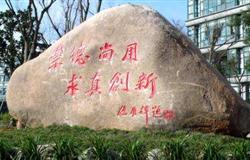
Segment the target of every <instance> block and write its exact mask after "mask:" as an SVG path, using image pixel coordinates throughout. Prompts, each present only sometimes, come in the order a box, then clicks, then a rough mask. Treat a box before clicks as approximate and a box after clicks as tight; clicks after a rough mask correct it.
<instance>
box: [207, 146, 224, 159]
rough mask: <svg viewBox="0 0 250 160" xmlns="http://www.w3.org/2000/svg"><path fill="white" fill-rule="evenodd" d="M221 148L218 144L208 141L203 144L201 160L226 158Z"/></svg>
mask: <svg viewBox="0 0 250 160" xmlns="http://www.w3.org/2000/svg"><path fill="white" fill-rule="evenodd" d="M221 150H222V147H220V146H219V144H216V143H212V142H208V143H207V144H205V145H204V149H203V152H204V153H203V160H226V158H225V156H224V155H223V154H222V153H221Z"/></svg>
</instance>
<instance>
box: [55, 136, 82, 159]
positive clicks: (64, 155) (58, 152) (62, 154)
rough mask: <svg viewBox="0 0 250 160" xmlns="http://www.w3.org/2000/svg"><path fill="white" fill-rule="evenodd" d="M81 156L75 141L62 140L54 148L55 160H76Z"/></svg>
mask: <svg viewBox="0 0 250 160" xmlns="http://www.w3.org/2000/svg"><path fill="white" fill-rule="evenodd" d="M78 155H79V147H77V146H76V145H75V143H74V142H73V140H71V139H68V138H67V139H66V138H62V139H61V140H59V141H57V142H56V144H55V145H54V146H53V158H54V159H60V160H74V159H77V158H78Z"/></svg>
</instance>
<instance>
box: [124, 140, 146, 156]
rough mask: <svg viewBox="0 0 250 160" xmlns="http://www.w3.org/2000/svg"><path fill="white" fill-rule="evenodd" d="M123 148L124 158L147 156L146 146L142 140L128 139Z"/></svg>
mask: <svg viewBox="0 0 250 160" xmlns="http://www.w3.org/2000/svg"><path fill="white" fill-rule="evenodd" d="M122 148H123V150H122V153H121V155H122V159H126V160H131V159H133V160H143V159H146V158H147V152H146V146H145V145H144V144H143V143H142V142H141V141H138V140H137V141H135V142H131V141H127V142H126V143H125V144H124V145H123V147H122Z"/></svg>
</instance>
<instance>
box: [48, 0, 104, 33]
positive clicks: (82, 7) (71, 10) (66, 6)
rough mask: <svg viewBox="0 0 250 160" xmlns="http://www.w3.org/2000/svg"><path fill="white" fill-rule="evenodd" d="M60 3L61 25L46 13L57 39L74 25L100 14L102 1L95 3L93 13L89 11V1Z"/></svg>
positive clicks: (73, 0) (75, 0)
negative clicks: (61, 8)
mask: <svg viewBox="0 0 250 160" xmlns="http://www.w3.org/2000/svg"><path fill="white" fill-rule="evenodd" d="M60 3H61V6H62V7H63V10H62V12H63V15H64V17H63V23H62V21H60V22H58V23H57V22H56V19H53V18H52V17H53V16H51V14H50V12H49V10H47V11H46V13H47V15H48V18H49V20H50V23H51V25H52V28H53V30H54V31H55V32H56V34H57V36H58V37H59V38H61V37H62V36H63V35H64V34H65V33H67V32H69V31H70V30H72V29H73V28H74V27H75V26H76V25H79V24H80V23H82V22H84V21H86V20H87V18H88V17H89V16H91V15H94V14H95V13H98V12H100V10H101V5H102V0H98V1H97V5H96V12H95V13H94V12H93V11H91V7H92V3H90V0H60Z"/></svg>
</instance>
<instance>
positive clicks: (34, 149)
mask: <svg viewBox="0 0 250 160" xmlns="http://www.w3.org/2000/svg"><path fill="white" fill-rule="evenodd" d="M39 143H40V140H39V138H37V137H36V138H33V137H27V138H26V139H25V140H24V141H23V142H22V145H21V148H20V149H21V152H18V154H17V157H20V159H24V160H26V159H36V160H41V159H42V155H43V153H44V152H45V148H39V147H38V145H39Z"/></svg>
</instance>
